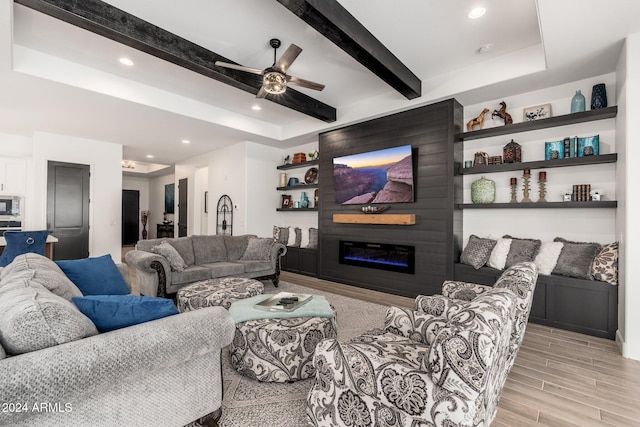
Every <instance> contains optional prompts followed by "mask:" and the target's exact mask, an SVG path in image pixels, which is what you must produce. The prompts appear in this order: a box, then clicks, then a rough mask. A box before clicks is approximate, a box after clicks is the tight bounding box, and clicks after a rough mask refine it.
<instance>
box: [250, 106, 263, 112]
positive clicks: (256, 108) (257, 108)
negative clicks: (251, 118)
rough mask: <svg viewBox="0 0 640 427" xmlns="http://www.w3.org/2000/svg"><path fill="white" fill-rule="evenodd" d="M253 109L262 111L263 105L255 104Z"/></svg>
mask: <svg viewBox="0 0 640 427" xmlns="http://www.w3.org/2000/svg"><path fill="white" fill-rule="evenodd" d="M251 109H252V110H253V111H260V110H262V107H261V106H259V105H254V106H252V107H251Z"/></svg>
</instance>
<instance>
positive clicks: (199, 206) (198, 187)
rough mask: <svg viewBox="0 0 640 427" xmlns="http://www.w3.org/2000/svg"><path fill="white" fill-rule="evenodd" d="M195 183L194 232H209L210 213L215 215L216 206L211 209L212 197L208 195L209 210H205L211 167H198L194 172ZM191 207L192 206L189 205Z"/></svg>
mask: <svg viewBox="0 0 640 427" xmlns="http://www.w3.org/2000/svg"><path fill="white" fill-rule="evenodd" d="M194 181H195V182H194V185H193V192H194V196H193V212H194V221H193V234H204V235H206V234H209V224H208V222H209V214H211V215H215V207H214V209H213V210H212V209H211V206H212V205H211V198H210V197H209V196H208V195H207V199H208V200H207V211H208V212H205V192H206V193H208V190H209V167H208V166H207V167H200V168H197V169H196V170H195V172H194ZM214 206H215V205H214ZM189 208H191V206H189Z"/></svg>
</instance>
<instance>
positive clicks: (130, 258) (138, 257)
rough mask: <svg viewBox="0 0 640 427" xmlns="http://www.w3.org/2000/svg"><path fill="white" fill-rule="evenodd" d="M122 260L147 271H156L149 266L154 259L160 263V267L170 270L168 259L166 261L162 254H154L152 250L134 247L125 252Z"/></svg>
mask: <svg viewBox="0 0 640 427" xmlns="http://www.w3.org/2000/svg"><path fill="white" fill-rule="evenodd" d="M124 260H125V262H126V263H127V264H129V265H131V266H133V267H135V268H136V269H138V270H142V271H145V272H147V273H153V272H156V269H154V268H153V267H152V266H151V264H152V263H153V262H154V261H157V262H159V263H160V264H162V267H163V268H164V270H165V271H166V272H168V271H171V266H170V265H169V261H167V259H166V258H165V257H163V256H162V255H158V254H154V253H152V252H147V251H141V250H138V249H134V250H132V251H129V252H127V254H126V255H125V256H124Z"/></svg>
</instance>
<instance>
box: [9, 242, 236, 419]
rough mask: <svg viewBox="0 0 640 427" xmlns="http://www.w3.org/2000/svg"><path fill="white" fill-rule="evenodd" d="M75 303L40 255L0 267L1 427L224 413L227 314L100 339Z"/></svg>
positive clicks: (230, 329)
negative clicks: (222, 357)
mask: <svg viewBox="0 0 640 427" xmlns="http://www.w3.org/2000/svg"><path fill="white" fill-rule="evenodd" d="M118 269H119V270H120V272H121V274H122V277H123V278H124V279H125V283H127V284H128V277H129V274H128V268H127V266H126V265H118ZM116 274H117V273H116ZM77 296H82V293H81V292H80V290H79V289H78V288H77V287H76V286H75V285H74V283H72V282H70V281H69V279H68V278H67V277H66V276H65V274H64V273H63V272H62V270H61V269H60V268H58V266H57V265H56V264H55V263H54V262H53V261H51V260H49V259H47V258H45V257H43V256H40V255H37V254H25V255H20V256H18V257H17V258H16V259H15V260H14V261H13V262H12V263H11V264H9V265H8V266H7V267H5V268H4V269H1V268H0V342H1V343H2V345H0V396H1V401H2V402H1V404H2V405H3V406H2V408H0V409H1V412H0V426H12V427H14V426H61V427H62V426H64V427H68V426H109V427H111V426H134V425H156V426H183V425H186V424H188V423H190V422H192V421H195V420H197V419H199V418H202V417H205V416H207V415H209V414H212V413H214V412H216V411H217V410H218V409H219V408H220V405H221V401H222V378H221V370H220V351H221V348H223V347H225V346H227V345H228V344H229V343H230V342H231V340H232V338H233V333H234V329H235V328H234V325H233V321H232V320H231V316H230V315H229V313H228V312H227V311H226V310H224V309H223V308H221V307H209V308H205V309H202V310H197V311H193V312H189V313H182V314H176V315H172V316H168V317H164V318H161V319H158V320H153V321H149V322H146V323H141V324H137V325H135V326H129V327H125V328H122V329H118V330H113V331H111V332H105V333H98V332H97V330H96V328H95V327H94V326H93V324H92V321H91V320H89V318H87V317H85V316H84V315H83V314H82V313H81V312H80V311H79V310H78V309H77V308H76V307H75V306H74V303H73V302H71V300H73V298H74V297H77ZM132 298H138V297H132ZM176 331H179V333H176ZM83 336H84V338H83Z"/></svg>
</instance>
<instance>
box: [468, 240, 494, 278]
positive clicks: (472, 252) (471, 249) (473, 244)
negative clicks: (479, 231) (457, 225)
mask: <svg viewBox="0 0 640 427" xmlns="http://www.w3.org/2000/svg"><path fill="white" fill-rule="evenodd" d="M495 245H496V241H495V240H493V239H483V238H480V237H478V236H476V235H475V234H472V235H471V236H469V242H468V243H467V246H465V248H464V250H463V251H462V255H460V262H461V263H462V264H468V265H470V266H472V267H473V268H475V269H476V270H477V269H479V268H480V267H482V266H483V265H485V264H486V263H487V261H488V260H489V256H491V251H492V250H493V247H494V246H495Z"/></svg>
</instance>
